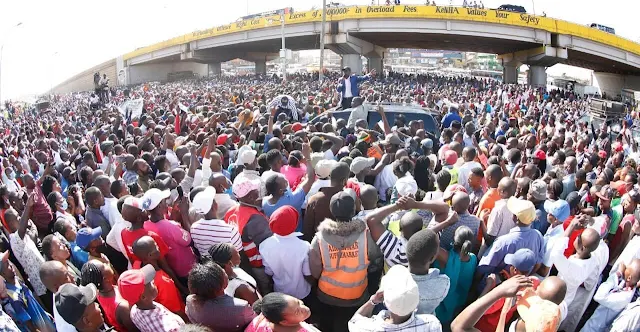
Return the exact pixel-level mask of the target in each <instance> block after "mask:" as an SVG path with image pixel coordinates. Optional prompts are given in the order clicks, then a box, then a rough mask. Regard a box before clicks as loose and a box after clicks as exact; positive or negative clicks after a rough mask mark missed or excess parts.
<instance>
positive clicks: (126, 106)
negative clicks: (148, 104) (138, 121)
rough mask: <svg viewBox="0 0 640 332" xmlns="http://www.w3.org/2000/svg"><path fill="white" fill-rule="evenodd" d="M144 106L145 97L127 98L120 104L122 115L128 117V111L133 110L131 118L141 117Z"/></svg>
mask: <svg viewBox="0 0 640 332" xmlns="http://www.w3.org/2000/svg"><path fill="white" fill-rule="evenodd" d="M143 106H144V99H142V98H139V99H132V100H127V101H125V102H124V103H122V105H120V106H118V109H119V110H120V113H122V117H124V118H125V119H126V118H127V113H129V112H131V119H132V120H133V119H135V118H140V115H142V108H143Z"/></svg>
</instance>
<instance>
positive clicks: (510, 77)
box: [502, 62, 519, 84]
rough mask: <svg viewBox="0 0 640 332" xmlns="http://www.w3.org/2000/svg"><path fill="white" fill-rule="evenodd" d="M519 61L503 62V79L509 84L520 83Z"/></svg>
mask: <svg viewBox="0 0 640 332" xmlns="http://www.w3.org/2000/svg"><path fill="white" fill-rule="evenodd" d="M518 67H519V66H518V63H513V62H508V63H503V64H502V80H503V81H504V83H507V84H515V83H518Z"/></svg>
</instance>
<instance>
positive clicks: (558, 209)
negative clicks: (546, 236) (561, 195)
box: [544, 199, 571, 222]
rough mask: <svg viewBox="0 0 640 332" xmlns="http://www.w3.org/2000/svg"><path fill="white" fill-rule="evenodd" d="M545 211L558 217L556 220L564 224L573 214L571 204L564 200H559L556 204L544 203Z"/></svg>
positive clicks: (551, 202)
mask: <svg viewBox="0 0 640 332" xmlns="http://www.w3.org/2000/svg"><path fill="white" fill-rule="evenodd" d="M544 210H545V211H546V212H547V213H550V214H551V215H553V216H554V217H556V219H558V220H559V221H560V222H564V221H565V220H567V218H569V215H570V214H571V208H569V203H567V201H565V200H562V199H559V200H557V201H555V202H553V201H546V202H544Z"/></svg>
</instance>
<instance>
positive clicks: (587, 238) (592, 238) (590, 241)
mask: <svg viewBox="0 0 640 332" xmlns="http://www.w3.org/2000/svg"><path fill="white" fill-rule="evenodd" d="M580 240H582V246H584V247H585V249H586V250H587V251H588V252H589V253H591V252H593V251H594V250H596V248H598V244H599V243H600V234H598V231H596V230H595V229H593V228H587V229H585V230H584V231H583V232H582V235H580Z"/></svg>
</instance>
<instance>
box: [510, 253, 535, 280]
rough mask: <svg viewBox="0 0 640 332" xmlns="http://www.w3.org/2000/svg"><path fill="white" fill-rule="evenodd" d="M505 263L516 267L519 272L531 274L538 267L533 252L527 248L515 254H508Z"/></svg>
mask: <svg viewBox="0 0 640 332" xmlns="http://www.w3.org/2000/svg"><path fill="white" fill-rule="evenodd" d="M504 262H505V263H506V264H509V265H511V266H513V267H515V268H516V269H518V271H521V272H524V273H526V274H529V273H531V270H533V267H534V266H535V265H536V263H537V260H536V255H535V254H534V253H533V251H531V250H530V249H527V248H522V249H519V250H518V251H516V252H515V253H513V254H507V255H506V256H504Z"/></svg>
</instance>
